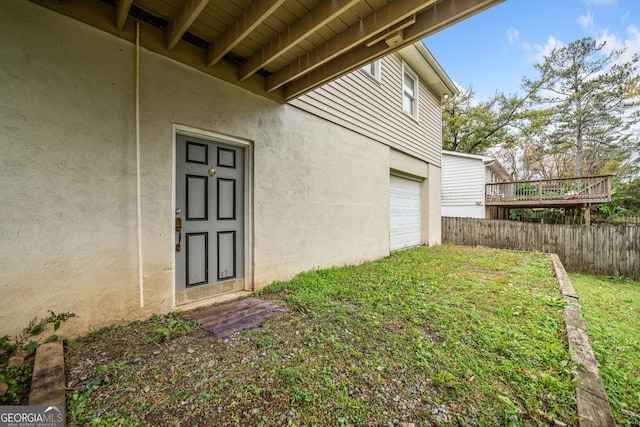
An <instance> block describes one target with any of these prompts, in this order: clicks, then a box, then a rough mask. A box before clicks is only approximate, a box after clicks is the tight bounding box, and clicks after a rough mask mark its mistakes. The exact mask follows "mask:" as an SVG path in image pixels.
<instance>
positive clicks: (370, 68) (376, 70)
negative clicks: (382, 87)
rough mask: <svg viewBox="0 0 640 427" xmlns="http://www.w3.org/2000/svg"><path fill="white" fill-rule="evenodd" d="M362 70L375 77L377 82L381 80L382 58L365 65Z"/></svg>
mask: <svg viewBox="0 0 640 427" xmlns="http://www.w3.org/2000/svg"><path fill="white" fill-rule="evenodd" d="M362 70H363V71H364V72H365V73H367V74H369V75H370V76H371V77H373V78H374V79H375V80H376V81H377V82H379V81H380V60H379V59H378V60H377V61H373V62H371V63H369V64H367V65H365V66H364V67H362Z"/></svg>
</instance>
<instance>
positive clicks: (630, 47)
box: [596, 25, 640, 62]
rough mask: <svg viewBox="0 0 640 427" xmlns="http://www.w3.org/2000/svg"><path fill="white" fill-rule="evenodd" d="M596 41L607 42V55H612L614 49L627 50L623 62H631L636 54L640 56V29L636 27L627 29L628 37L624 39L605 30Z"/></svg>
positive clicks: (605, 47) (632, 26) (605, 48)
mask: <svg viewBox="0 0 640 427" xmlns="http://www.w3.org/2000/svg"><path fill="white" fill-rule="evenodd" d="M596 40H597V41H598V42H599V43H601V42H606V44H605V46H604V51H605V52H606V53H610V52H611V51H612V50H613V49H627V50H626V52H625V53H624V55H623V57H622V58H621V61H622V62H628V61H630V60H631V58H632V57H633V55H634V54H638V55H640V29H638V27H636V26H635V25H629V26H628V27H627V36H626V38H624V39H623V38H622V37H618V36H616V35H615V34H611V33H609V31H608V30H604V31H603V32H602V34H601V35H600V36H598V37H596Z"/></svg>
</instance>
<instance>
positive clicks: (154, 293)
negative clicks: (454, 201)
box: [0, 2, 440, 335]
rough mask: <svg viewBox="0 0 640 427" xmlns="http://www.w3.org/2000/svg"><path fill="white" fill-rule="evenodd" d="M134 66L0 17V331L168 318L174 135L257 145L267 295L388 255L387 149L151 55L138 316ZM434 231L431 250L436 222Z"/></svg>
mask: <svg viewBox="0 0 640 427" xmlns="http://www.w3.org/2000/svg"><path fill="white" fill-rule="evenodd" d="M25 17H28V19H25ZM134 70H135V67H134V46H132V45H131V44H129V43H127V42H124V41H122V40H120V39H117V38H114V37H112V36H110V35H108V34H105V33H103V32H101V31H99V30H96V29H92V28H89V27H87V26H84V25H83V24H80V23H77V22H76V21H73V20H71V19H68V18H65V17H62V16H60V15H56V14H55V13H53V12H50V11H48V10H46V9H43V8H41V7H39V6H36V5H33V4H30V3H28V2H9V3H8V4H5V5H4V6H3V13H2V14H0V101H1V102H0V148H1V152H2V156H1V157H0V162H1V166H2V167H1V168H0V182H2V185H1V186H0V200H2V204H0V218H2V220H1V222H0V240H1V241H2V242H3V245H2V247H0V266H1V268H0V294H2V300H1V301H0V335H3V334H13V333H15V332H17V331H18V330H19V329H21V328H22V327H24V326H25V325H26V323H27V322H28V321H29V320H30V319H31V318H33V317H34V316H44V315H46V310H48V309H51V310H54V311H55V312H61V311H73V312H75V313H76V314H77V315H78V318H77V319H73V320H71V321H69V322H68V323H67V325H66V326H65V329H64V330H62V333H65V334H68V335H73V334H74V333H77V332H83V331H86V330H89V329H92V328H97V327H99V326H103V325H106V324H111V323H117V322H120V321H123V320H130V319H134V318H142V317H145V316H148V315H149V314H150V313H152V312H163V311H168V310H171V309H172V308H173V292H174V290H173V268H172V263H173V257H174V246H173V245H174V234H175V233H174V230H173V219H174V211H173V210H174V205H173V193H174V187H173V186H174V183H173V174H174V172H173V168H174V137H175V135H174V130H175V126H176V125H184V126H188V127H191V128H194V129H203V130H205V131H211V132H217V133H221V134H226V135H232V136H234V137H238V138H243V139H245V140H248V141H250V142H251V144H252V150H253V171H252V172H253V173H252V176H253V181H252V196H253V200H252V201H251V211H250V213H251V215H252V222H253V228H252V230H253V234H252V241H253V248H252V256H253V264H254V266H253V278H251V277H250V278H248V279H249V281H251V280H253V284H254V285H255V287H256V288H260V287H262V286H264V285H266V284H268V283H269V282H271V281H272V280H275V279H288V278H290V277H292V276H293V275H294V274H296V273H298V272H300V271H303V270H308V269H311V268H315V267H327V266H332V265H343V264H353V263H359V262H362V261H365V260H370V259H375V258H379V257H381V256H385V255H387V254H388V252H389V240H388V239H389V193H388V185H389V172H390V150H389V148H388V147H387V146H385V145H383V144H380V143H376V142H374V141H371V140H369V139H367V138H366V137H364V136H361V135H358V134H356V133H354V132H351V131H349V130H347V129H344V128H342V127H340V126H336V125H333V124H331V123H329V122H327V121H324V120H322V119H320V118H318V117H315V116H313V115H311V114H309V113H306V112H304V111H301V110H299V109H297V108H294V107H291V106H288V105H280V104H277V103H274V102H272V101H269V100H266V99H263V98H260V97H257V96H255V95H252V94H250V93H248V92H246V91H243V90H241V89H238V88H236V87H234V86H232V85H229V84H226V83H223V82H220V81H218V80H216V79H214V78H212V77H210V76H207V75H205V74H202V73H200V72H197V71H194V70H192V69H189V68H187V67H185V66H183V65H181V64H178V63H175V62H172V61H170V60H167V59H165V58H162V57H160V56H158V55H155V54H152V53H149V52H147V51H144V50H143V51H142V52H141V76H140V81H141V87H140V90H141V103H140V107H141V128H140V133H141V150H142V156H141V162H142V169H141V176H142V214H143V216H142V242H143V246H142V253H143V260H144V261H143V272H144V294H143V296H144V302H145V306H144V307H143V308H141V307H140V305H139V282H138V277H137V274H138V263H137V253H138V252H137V251H138V241H137V221H136V157H135V155H136V151H135V120H134V113H135V109H134V94H135V86H134V85H135V74H134ZM414 163H415V162H414ZM423 165H426V164H424V163H423ZM436 169H437V170H436V171H435V172H429V170H428V168H427V175H429V176H430V177H434V179H433V180H432V179H428V180H426V181H425V182H427V183H428V184H426V185H427V188H426V190H427V191H428V192H429V194H430V195H429V197H430V198H431V199H433V197H435V196H434V194H435V191H436V187H439V168H436ZM435 178H437V183H436V180H435ZM439 198H440V197H439V191H438V195H437V202H438V203H439ZM432 202H433V201H432ZM433 203H435V202H433ZM430 223H433V225H430V226H429V227H436V226H437V227H438V228H437V231H438V233H437V236H436V234H433V233H434V230H435V229H433V228H430V229H429V236H435V237H428V239H427V240H428V241H429V242H430V243H434V242H437V241H439V236H440V234H439V216H438V217H437V219H436V220H433V218H431V219H430ZM436 223H437V224H436Z"/></svg>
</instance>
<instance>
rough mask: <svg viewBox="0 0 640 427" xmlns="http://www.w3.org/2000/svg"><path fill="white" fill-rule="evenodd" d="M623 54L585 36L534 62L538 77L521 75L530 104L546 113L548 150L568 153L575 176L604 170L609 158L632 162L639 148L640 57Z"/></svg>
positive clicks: (545, 127)
mask: <svg viewBox="0 0 640 427" xmlns="http://www.w3.org/2000/svg"><path fill="white" fill-rule="evenodd" d="M624 55H625V50H624V49H622V50H618V49H612V50H610V51H609V52H607V51H606V50H605V43H604V42H603V43H597V42H596V41H595V40H593V39H592V38H590V37H586V38H583V39H579V40H576V41H574V42H572V43H570V44H569V45H568V46H559V47H556V48H554V49H553V50H552V51H551V52H550V53H549V54H548V55H546V56H544V58H543V60H542V62H541V63H539V64H537V65H535V68H536V70H537V71H538V72H539V74H540V75H539V77H538V78H537V79H536V80H530V79H527V78H524V79H523V88H524V89H525V90H528V91H529V92H530V93H532V96H531V101H532V106H533V108H538V109H542V110H545V111H547V112H549V114H547V115H546V117H548V120H547V123H546V125H545V126H544V129H545V133H546V135H547V136H546V138H544V139H545V140H546V141H547V147H546V151H547V152H550V153H551V152H555V153H564V154H565V155H569V156H570V157H571V158H572V159H573V169H574V170H573V173H574V176H584V175H590V174H598V173H602V170H603V168H605V165H607V163H608V162H609V161H610V160H613V159H621V158H622V159H624V162H631V161H633V153H637V152H638V151H637V150H638V147H639V137H638V133H637V130H636V132H634V126H635V125H636V124H638V123H639V120H640V114H639V109H638V107H639V106H640V102H639V95H638V94H639V91H638V89H639V87H640V85H639V77H638V61H639V60H640V58H639V57H638V56H637V55H634V56H633V57H632V58H631V59H630V60H627V61H626V62H623V57H624ZM621 156H622V157H621ZM621 166H622V165H621Z"/></svg>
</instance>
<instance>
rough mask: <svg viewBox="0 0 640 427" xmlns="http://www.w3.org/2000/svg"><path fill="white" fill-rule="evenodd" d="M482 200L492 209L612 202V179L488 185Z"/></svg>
mask: <svg viewBox="0 0 640 427" xmlns="http://www.w3.org/2000/svg"><path fill="white" fill-rule="evenodd" d="M485 200H486V204H487V205H494V206H496V205H497V206H499V205H529V206H531V205H540V206H544V205H559V204H563V205H571V204H584V203H604V202H608V201H611V176H610V175H598V176H584V177H579V178H578V177H576V178H559V179H540V180H537V181H514V182H502V183H490V184H486V186H485Z"/></svg>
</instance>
